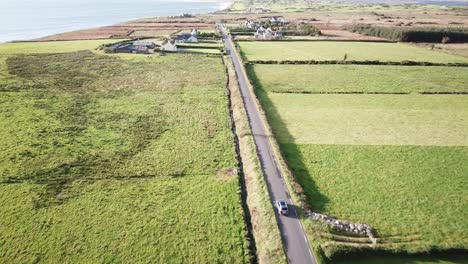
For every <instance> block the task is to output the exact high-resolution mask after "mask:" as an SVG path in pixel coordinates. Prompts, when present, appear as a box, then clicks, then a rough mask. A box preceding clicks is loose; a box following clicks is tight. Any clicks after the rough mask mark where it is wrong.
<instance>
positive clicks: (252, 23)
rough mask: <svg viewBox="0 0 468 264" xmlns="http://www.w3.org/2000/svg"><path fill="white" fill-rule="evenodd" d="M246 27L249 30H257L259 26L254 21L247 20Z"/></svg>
mask: <svg viewBox="0 0 468 264" xmlns="http://www.w3.org/2000/svg"><path fill="white" fill-rule="evenodd" d="M244 25H245V26H246V27H247V28H255V27H256V26H257V23H256V22H255V21H253V20H250V19H247V20H246V21H245V22H244Z"/></svg>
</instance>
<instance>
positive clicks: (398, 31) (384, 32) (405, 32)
mask: <svg viewBox="0 0 468 264" xmlns="http://www.w3.org/2000/svg"><path fill="white" fill-rule="evenodd" d="M351 31H352V32H356V33H360V34H363V35H367V36H374V37H380V38H386V39H391V40H395V41H401V42H430V43H465V42H468V28H461V27H450V28H437V27H419V28H417V27H413V28H404V27H373V26H370V25H356V26H354V27H352V28H351Z"/></svg>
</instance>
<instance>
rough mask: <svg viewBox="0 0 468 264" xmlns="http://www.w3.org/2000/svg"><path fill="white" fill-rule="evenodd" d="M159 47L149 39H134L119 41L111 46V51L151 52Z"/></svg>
mask: <svg viewBox="0 0 468 264" xmlns="http://www.w3.org/2000/svg"><path fill="white" fill-rule="evenodd" d="M157 47H159V45H157V44H156V43H154V42H151V41H134V42H120V43H117V44H115V45H113V46H111V50H112V52H115V53H144V54H148V53H153V52H154V49H155V48H157Z"/></svg>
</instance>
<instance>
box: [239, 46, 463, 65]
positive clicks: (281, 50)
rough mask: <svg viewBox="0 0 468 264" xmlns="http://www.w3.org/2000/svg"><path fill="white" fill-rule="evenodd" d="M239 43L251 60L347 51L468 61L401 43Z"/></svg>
mask: <svg viewBox="0 0 468 264" xmlns="http://www.w3.org/2000/svg"><path fill="white" fill-rule="evenodd" d="M237 44H238V45H239V46H240V48H241V50H242V52H243V54H244V56H245V57H246V58H247V59H248V60H274V61H281V60H317V61H323V60H343V58H344V56H345V54H346V55H347V60H356V61H364V60H380V61H396V62H398V61H405V60H406V61H426V62H436V63H449V62H452V63H455V62H464V63H467V62H468V58H464V57H460V56H455V55H451V54H447V53H443V52H439V51H431V50H428V49H424V48H420V47H415V46H410V45H405V44H399V43H370V42H338V41H304V42H301V41H297V42H275V41H270V42H238V43H237Z"/></svg>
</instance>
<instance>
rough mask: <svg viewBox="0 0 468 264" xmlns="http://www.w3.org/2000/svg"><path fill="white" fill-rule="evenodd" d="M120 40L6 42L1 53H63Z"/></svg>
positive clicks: (0, 50) (90, 48)
mask: <svg viewBox="0 0 468 264" xmlns="http://www.w3.org/2000/svg"><path fill="white" fill-rule="evenodd" d="M119 41H122V39H118V40H117V39H114V40H112V39H99V40H74V41H44V42H16V43H5V44H1V45H0V55H5V54H15V53H18V54H26V53H62V52H72V51H79V50H94V49H96V48H97V47H99V46H100V45H102V44H108V43H113V42H119Z"/></svg>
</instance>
